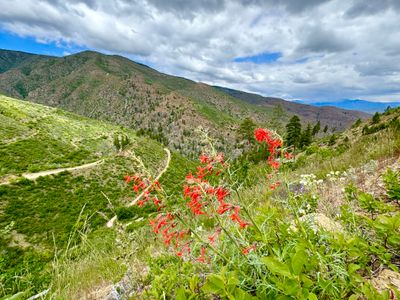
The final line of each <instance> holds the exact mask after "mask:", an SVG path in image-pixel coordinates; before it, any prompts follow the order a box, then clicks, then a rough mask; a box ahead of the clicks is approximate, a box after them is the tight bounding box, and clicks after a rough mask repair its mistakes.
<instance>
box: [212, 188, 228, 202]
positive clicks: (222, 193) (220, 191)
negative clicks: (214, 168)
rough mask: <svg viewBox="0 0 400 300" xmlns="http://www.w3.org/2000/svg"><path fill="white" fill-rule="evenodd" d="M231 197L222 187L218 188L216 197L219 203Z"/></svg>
mask: <svg viewBox="0 0 400 300" xmlns="http://www.w3.org/2000/svg"><path fill="white" fill-rule="evenodd" d="M228 195H229V192H228V191H227V190H225V189H224V188H222V187H218V188H217V190H216V192H215V196H216V197H217V200H218V201H223V200H224V198H225V197H226V196H228Z"/></svg>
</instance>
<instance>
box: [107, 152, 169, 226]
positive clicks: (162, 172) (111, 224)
mask: <svg viewBox="0 0 400 300" xmlns="http://www.w3.org/2000/svg"><path fill="white" fill-rule="evenodd" d="M164 151H165V152H167V162H166V163H165V166H164V169H162V170H161V172H160V173H158V175H157V177H156V178H155V179H154V180H155V181H156V180H159V179H160V178H161V176H162V175H163V174H164V173H165V172H166V171H167V170H168V167H169V164H170V162H171V151H169V149H168V148H164ZM149 188H150V186H148V187H147V188H145V189H144V190H143V191H142V192H141V193H140V194H139V195H138V196H137V197H136V198H135V199H134V200H133V201H132V202H130V203H129V204H128V205H127V206H128V207H131V206H133V205H135V204H136V203H137V202H138V201H139V199H140V198H142V196H143V195H144V193H145V192H146V191H147V190H148V189H149ZM116 219H117V216H114V217H112V218H111V219H110V220H109V221H108V222H107V224H106V226H107V227H108V228H111V227H113V226H114V222H115V220H116Z"/></svg>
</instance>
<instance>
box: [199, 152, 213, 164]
mask: <svg viewBox="0 0 400 300" xmlns="http://www.w3.org/2000/svg"><path fill="white" fill-rule="evenodd" d="M199 158H200V163H202V164H207V163H209V162H210V161H211V159H210V158H209V157H208V156H207V155H205V154H204V153H203V154H201V155H200V157H199Z"/></svg>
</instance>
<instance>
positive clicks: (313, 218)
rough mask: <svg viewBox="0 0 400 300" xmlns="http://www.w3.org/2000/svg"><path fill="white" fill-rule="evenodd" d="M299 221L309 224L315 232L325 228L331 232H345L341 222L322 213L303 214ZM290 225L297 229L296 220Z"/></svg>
mask: <svg viewBox="0 0 400 300" xmlns="http://www.w3.org/2000/svg"><path fill="white" fill-rule="evenodd" d="M299 221H300V222H301V223H306V224H308V225H309V226H310V227H311V228H312V229H313V230H314V231H315V232H317V231H318V230H319V229H323V230H326V231H329V232H343V231H344V229H343V226H342V225H341V224H340V223H339V222H336V221H334V220H332V219H330V218H328V217H327V216H325V215H324V214H321V213H311V214H308V215H305V216H302V217H301V218H300V219H299ZM292 223H293V224H292V225H291V226H290V229H292V230H297V228H296V227H295V224H294V222H292Z"/></svg>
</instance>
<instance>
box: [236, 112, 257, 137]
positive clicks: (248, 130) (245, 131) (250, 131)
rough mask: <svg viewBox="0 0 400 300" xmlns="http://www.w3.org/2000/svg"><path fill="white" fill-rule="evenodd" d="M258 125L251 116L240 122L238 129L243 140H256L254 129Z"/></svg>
mask: <svg viewBox="0 0 400 300" xmlns="http://www.w3.org/2000/svg"><path fill="white" fill-rule="evenodd" d="M256 127H257V125H256V124H255V123H254V122H253V120H252V119H250V118H249V117H247V118H245V119H244V120H243V121H242V123H240V126H239V129H238V132H237V133H238V136H239V138H240V139H242V140H247V141H248V142H249V143H250V142H252V141H253V140H254V129H255V128H256Z"/></svg>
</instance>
